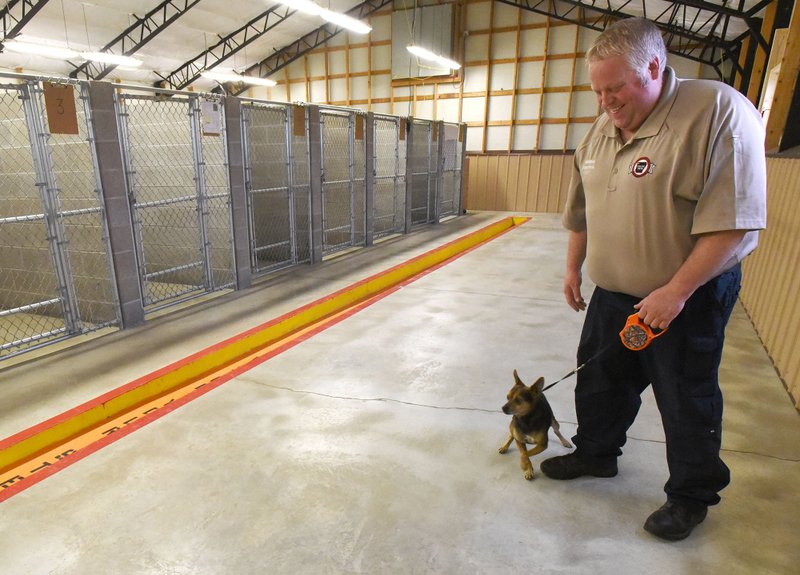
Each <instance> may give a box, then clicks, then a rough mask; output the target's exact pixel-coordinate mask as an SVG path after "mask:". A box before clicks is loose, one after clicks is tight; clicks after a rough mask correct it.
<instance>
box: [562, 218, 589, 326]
mask: <svg viewBox="0 0 800 575" xmlns="http://www.w3.org/2000/svg"><path fill="white" fill-rule="evenodd" d="M584 259H586V231H585V230H584V231H582V232H573V231H571V230H570V232H569V240H568V242H567V273H566V274H565V275H564V297H565V298H566V300H567V305H568V306H569V307H571V308H572V309H574V310H575V311H583V310H585V309H586V302H585V301H584V300H583V296H582V295H581V283H582V282H583V276H582V275H581V267H582V266H583V260H584Z"/></svg>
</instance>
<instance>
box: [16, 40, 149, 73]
mask: <svg viewBox="0 0 800 575" xmlns="http://www.w3.org/2000/svg"><path fill="white" fill-rule="evenodd" d="M3 47H4V48H5V49H6V50H10V51H11V52H18V53H20V54H30V55H32V56H42V57H43V58H54V59H56V60H75V59H78V58H83V59H84V60H90V61H92V62H103V63H105V64H113V65H115V66H131V67H136V66H141V65H142V61H141V60H139V59H137V58H131V57H130V56H118V55H117V54H111V53H109V52H78V51H77V50H71V49H70V48H64V47H62V46H53V45H51V44H37V43H35V42H26V41H24V40H8V41H7V42H3Z"/></svg>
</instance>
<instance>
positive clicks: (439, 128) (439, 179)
mask: <svg viewBox="0 0 800 575" xmlns="http://www.w3.org/2000/svg"><path fill="white" fill-rule="evenodd" d="M431 128H432V129H433V130H434V132H433V133H434V135H435V136H436V138H435V139H434V141H436V143H437V146H436V184H435V185H436V191H435V194H436V201H435V203H434V208H433V223H435V224H438V223H439V219H440V218H441V216H442V188H443V187H444V141H445V134H444V122H434V123H433V125H432V126H431Z"/></svg>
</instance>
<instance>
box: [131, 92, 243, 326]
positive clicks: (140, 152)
mask: <svg viewBox="0 0 800 575" xmlns="http://www.w3.org/2000/svg"><path fill="white" fill-rule="evenodd" d="M117 102H118V113H119V117H120V124H121V126H122V130H121V131H122V138H123V156H124V158H125V164H126V173H127V175H128V186H129V190H130V194H131V197H132V208H133V224H134V234H135V237H136V244H137V250H138V251H137V256H138V261H139V276H140V282H141V284H142V295H143V301H144V305H145V310H146V311H155V310H157V309H160V308H162V307H164V306H166V305H171V304H175V303H179V302H181V301H185V300H186V299H189V298H192V297H196V296H198V295H202V294H205V293H210V292H212V291H216V290H220V289H224V288H231V287H234V285H235V281H234V272H233V249H232V242H233V240H232V231H231V224H230V192H229V190H228V184H227V166H226V161H225V142H224V136H223V135H222V134H224V126H223V129H222V130H221V133H220V135H209V136H202V135H201V133H200V108H199V100H198V98H197V97H186V96H182V95H181V96H179V95H172V96H171V97H163V96H160V95H136V94H121V95H119V97H118V100H117ZM221 121H222V120H221V119H220V122H221Z"/></svg>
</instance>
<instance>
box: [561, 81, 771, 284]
mask: <svg viewBox="0 0 800 575" xmlns="http://www.w3.org/2000/svg"><path fill="white" fill-rule="evenodd" d="M766 211H767V208H766V160H765V155H764V128H763V123H762V121H761V115H760V114H759V113H758V111H757V110H756V109H755V108H754V107H753V105H752V104H751V103H750V102H749V101H748V100H747V99H746V98H745V97H744V96H743V95H741V94H740V93H739V92H737V91H736V90H734V89H733V88H731V87H730V86H728V85H726V84H723V83H721V82H716V81H713V80H679V79H678V78H676V77H675V72H674V71H673V70H672V69H671V68H667V69H666V71H665V76H664V88H663V90H662V93H661V96H660V98H659V100H658V103H657V104H656V107H655V108H654V109H653V111H652V112H651V114H650V116H648V118H647V120H645V122H644V123H643V124H642V126H641V127H640V128H639V130H638V131H637V132H636V134H635V135H634V136H633V138H631V140H630V141H629V142H627V143H623V141H622V139H621V138H620V136H619V134H618V133H617V129H616V128H615V126H614V124H613V123H612V122H611V121H610V120H609V119H608V117H607V116H606V115H605V114H603V115H601V116H600V117H599V118H598V119H597V120H596V121H595V122H594V124H593V125H592V128H591V129H590V130H589V132H588V133H587V134H586V136H585V137H584V139H583V141H582V142H581V144H580V145H579V147H578V149H577V150H576V151H575V158H574V166H573V173H572V180H571V182H570V189H569V192H568V196H567V203H566V207H565V210H564V214H563V224H564V226H565V227H566V228H567V229H569V230H573V231H584V230H586V231H587V238H588V240H587V253H586V262H585V263H586V269H587V272H588V274H589V277H591V278H592V280H593V281H594V282H595V283H596V284H597V285H599V286H600V287H602V288H604V289H607V290H610V291H616V292H622V293H627V294H630V295H634V296H637V297H645V296H646V295H647V294H649V293H650V292H651V291H653V290H654V289H656V288H658V287H661V286H663V285H665V284H666V283H668V282H669V280H670V279H671V278H672V276H673V275H674V274H675V272H676V271H677V270H678V268H679V267H680V266H681V265H682V264H683V262H684V261H685V260H686V258H687V257H688V256H689V253H690V252H691V251H692V248H693V247H694V244H695V242H696V240H697V234H703V233H707V232H715V231H723V230H734V229H739V230H760V229H763V228H764V227H766ZM757 243H758V232H757V231H749V232H748V233H747V234H746V236H745V239H744V241H743V242H742V244H741V245H740V247H739V249H738V250H737V252H736V254H735V256H734V257H733V258H732V259H731V260H730V261H729V262H728V263H727V264H726V266H725V269H729V268H731V267H733V266H734V265H736V263H737V262H739V261H741V260H742V258H744V257H745V256H746V255H747V254H748V253H750V252H751V251H752V250H753V249H754V248H755V247H756V244H757Z"/></svg>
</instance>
